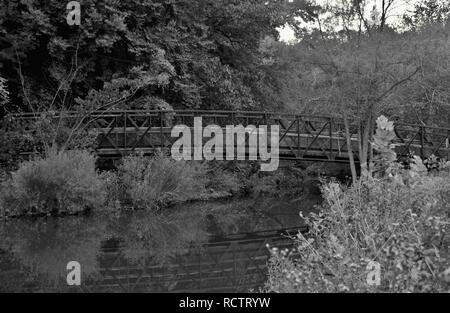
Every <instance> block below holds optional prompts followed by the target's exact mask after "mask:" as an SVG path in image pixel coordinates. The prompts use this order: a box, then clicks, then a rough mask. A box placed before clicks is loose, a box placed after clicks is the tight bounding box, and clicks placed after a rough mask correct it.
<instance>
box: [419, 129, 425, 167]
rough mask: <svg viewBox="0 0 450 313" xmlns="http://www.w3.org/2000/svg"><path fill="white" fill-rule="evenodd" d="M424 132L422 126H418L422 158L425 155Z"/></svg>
mask: <svg viewBox="0 0 450 313" xmlns="http://www.w3.org/2000/svg"><path fill="white" fill-rule="evenodd" d="M424 136H425V134H424V129H423V126H420V157H421V158H422V159H423V158H424V157H425V153H424V152H425V151H424V144H425V137H424Z"/></svg>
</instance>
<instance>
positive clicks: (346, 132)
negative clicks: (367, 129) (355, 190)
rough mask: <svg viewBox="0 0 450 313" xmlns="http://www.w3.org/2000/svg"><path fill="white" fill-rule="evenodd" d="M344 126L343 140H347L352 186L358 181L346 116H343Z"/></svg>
mask: <svg viewBox="0 0 450 313" xmlns="http://www.w3.org/2000/svg"><path fill="white" fill-rule="evenodd" d="M344 125H345V139H346V140H347V151H348V158H349V160H350V170H351V172H352V183H353V184H354V183H356V181H357V180H358V176H357V174H356V166H355V159H354V158H353V149H352V139H351V136H350V126H349V124H348V119H347V116H346V115H344Z"/></svg>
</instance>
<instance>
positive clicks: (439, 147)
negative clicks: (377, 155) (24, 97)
mask: <svg viewBox="0 0 450 313" xmlns="http://www.w3.org/2000/svg"><path fill="white" fill-rule="evenodd" d="M16 117H19V118H20V120H23V121H27V120H33V119H35V115H33V114H21V115H16ZM60 117H61V120H62V121H63V122H64V124H65V125H68V126H69V127H73V126H74V125H78V126H81V125H83V127H87V128H93V129H96V130H97V131H98V132H99V137H98V147H97V149H96V152H97V154H98V155H99V156H100V157H104V158H117V157H121V156H123V155H127V154H130V153H135V152H138V153H148V154H150V153H153V152H154V151H155V150H157V149H169V148H170V147H171V146H172V144H173V143H174V142H175V140H177V138H171V130H172V128H173V126H175V125H186V126H188V127H191V128H192V127H193V126H194V117H202V120H203V126H206V125H218V126H220V127H221V128H225V126H226V125H236V126H237V125H243V126H249V125H253V126H256V127H259V126H260V125H268V126H270V125H278V126H279V129H280V134H279V148H280V159H282V160H316V161H331V162H347V161H348V148H347V142H346V140H345V128H344V122H343V120H342V119H341V118H338V117H330V116H329V117H325V116H311V115H298V114H282V113H269V112H231V111H199V110H197V111H187V110H184V111H104V112H95V113H90V114H88V115H84V116H80V115H79V114H78V113H75V112H67V113H64V114H62V115H60ZM54 120H55V122H58V121H59V120H60V118H59V116H56V117H54ZM395 132H396V134H397V139H396V140H395V143H396V144H397V148H396V151H397V153H398V154H399V155H400V156H404V155H406V154H408V152H412V153H414V154H416V155H419V156H421V157H422V158H427V157H429V156H430V155H432V154H434V155H436V156H438V157H442V158H449V156H450V144H449V141H450V128H438V127H429V126H423V125H411V124H396V125H395ZM224 133H225V132H224ZM350 133H351V144H352V150H353V151H358V146H359V141H358V136H357V133H358V126H357V125H356V124H355V123H353V124H352V125H350ZM207 140H209V138H204V142H206V141H207ZM248 142H249V141H248V139H247V140H246V146H247V151H248ZM269 142H270V141H269ZM224 143H225V140H224ZM224 150H226V148H225V147H224ZM355 157H356V158H357V155H355Z"/></svg>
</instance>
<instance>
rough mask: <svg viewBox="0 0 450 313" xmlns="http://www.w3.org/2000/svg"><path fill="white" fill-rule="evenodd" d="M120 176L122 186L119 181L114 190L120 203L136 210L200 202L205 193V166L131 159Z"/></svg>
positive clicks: (159, 159)
mask: <svg viewBox="0 0 450 313" xmlns="http://www.w3.org/2000/svg"><path fill="white" fill-rule="evenodd" d="M118 176H119V178H118V179H119V185H117V181H116V183H114V184H113V185H114V187H113V188H112V190H116V191H115V193H116V194H117V196H118V197H119V198H118V200H119V201H121V202H122V203H125V204H129V205H131V206H132V207H133V208H136V209H147V208H158V207H161V206H162V205H167V204H168V203H171V202H182V201H187V200H191V199H196V198H199V197H200V196H201V195H202V194H203V193H204V191H205V188H204V186H205V182H204V176H205V170H204V168H203V166H202V165H200V164H198V163H195V162H184V161H179V162H178V161H175V160H173V159H172V158H170V157H167V156H164V155H162V154H157V155H156V156H154V157H152V158H149V157H144V156H131V157H127V158H125V159H124V160H123V164H122V165H120V166H119V169H118ZM112 196H113V195H112Z"/></svg>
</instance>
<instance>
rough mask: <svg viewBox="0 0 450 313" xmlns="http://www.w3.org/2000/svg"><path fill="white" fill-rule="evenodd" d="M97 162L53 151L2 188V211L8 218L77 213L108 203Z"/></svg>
mask: <svg viewBox="0 0 450 313" xmlns="http://www.w3.org/2000/svg"><path fill="white" fill-rule="evenodd" d="M104 194H105V193H104V188H103V183H102V181H101V180H100V179H99V177H98V175H97V172H96V169H95V158H94V157H93V156H92V155H91V154H89V153H88V152H84V151H63V152H56V151H54V150H51V151H49V152H48V153H47V154H46V156H45V157H43V158H37V159H35V160H32V161H26V162H23V163H21V164H20V166H19V169H18V170H17V171H16V172H14V173H12V178H11V179H9V180H7V181H6V182H4V183H3V184H2V190H1V193H0V207H1V208H2V211H3V213H5V214H14V215H16V214H27V213H46V214H48V213H52V214H59V213H73V212H79V211H82V210H85V209H91V208H98V207H101V206H102V205H103V202H104Z"/></svg>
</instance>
